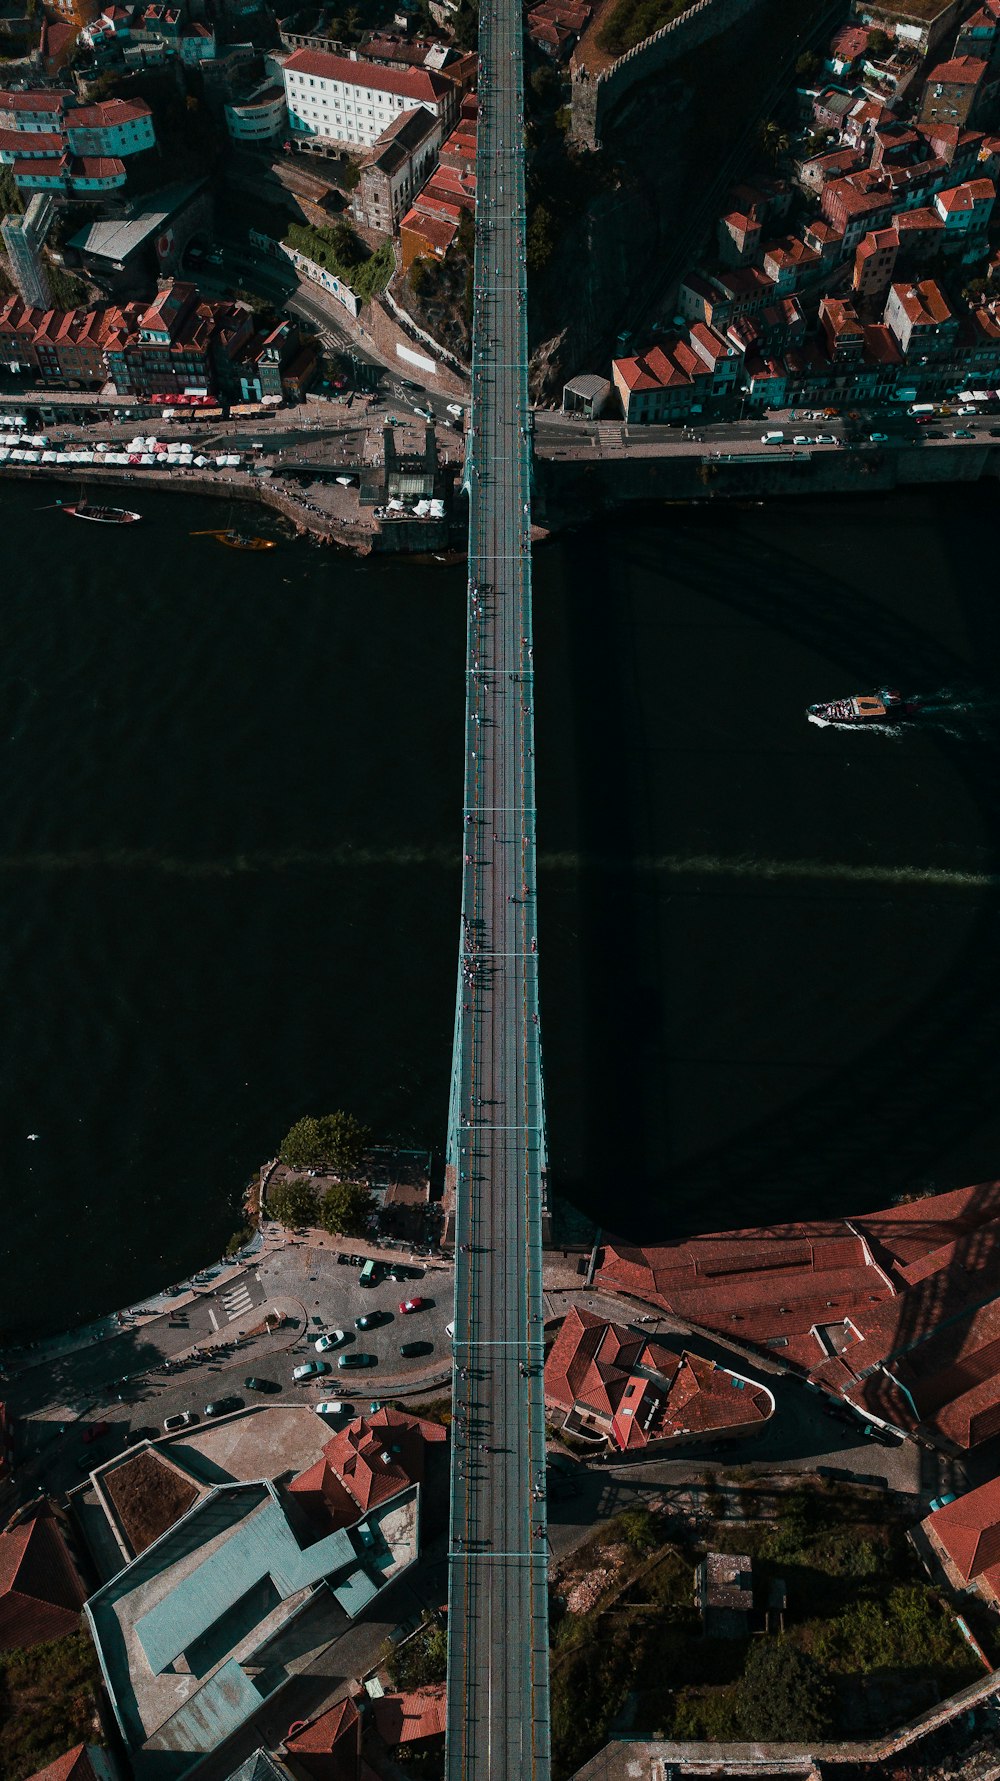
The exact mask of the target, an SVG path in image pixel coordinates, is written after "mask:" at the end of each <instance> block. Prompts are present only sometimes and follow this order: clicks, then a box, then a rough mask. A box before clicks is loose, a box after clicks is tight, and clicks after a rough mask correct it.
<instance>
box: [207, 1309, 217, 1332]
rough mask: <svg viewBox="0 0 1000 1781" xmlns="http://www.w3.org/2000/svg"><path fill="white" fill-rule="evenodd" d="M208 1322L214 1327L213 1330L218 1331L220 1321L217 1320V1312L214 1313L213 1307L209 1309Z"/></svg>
mask: <svg viewBox="0 0 1000 1781" xmlns="http://www.w3.org/2000/svg"><path fill="white" fill-rule="evenodd" d="M208 1321H209V1323H210V1324H211V1326H212V1328H213V1330H217V1329H218V1327H219V1320H218V1318H217V1317H216V1315H215V1312H214V1311H213V1310H212V1307H211V1305H209V1307H208Z"/></svg>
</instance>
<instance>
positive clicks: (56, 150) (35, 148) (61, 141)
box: [0, 106, 66, 158]
mask: <svg viewBox="0 0 1000 1781" xmlns="http://www.w3.org/2000/svg"><path fill="white" fill-rule="evenodd" d="M2 109H3V108H2V106H0V110H2ZM65 147H66V138H65V136H56V135H54V134H52V133H51V132H49V131H48V130H0V150H2V151H3V152H5V153H7V154H12V155H17V156H18V157H19V158H23V157H30V156H32V155H58V154H61V153H62V151H63V149H64V148H65Z"/></svg>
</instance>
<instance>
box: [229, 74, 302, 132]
mask: <svg viewBox="0 0 1000 1781" xmlns="http://www.w3.org/2000/svg"><path fill="white" fill-rule="evenodd" d="M225 113H226V129H227V130H228V131H229V134H230V136H231V137H232V139H233V141H234V142H249V143H254V142H274V141H276V140H277V138H278V137H279V136H283V135H284V132H285V129H286V126H287V123H288V107H287V106H286V104H285V89H284V86H278V85H276V84H275V82H274V81H273V80H265V81H263V82H262V83H261V84H260V85H258V86H255V87H253V88H252V89H251V90H250V91H249V92H248V93H246V94H245V95H244V96H243V97H242V98H238V99H233V100H232V101H231V102H229V103H227V105H226V107H225Z"/></svg>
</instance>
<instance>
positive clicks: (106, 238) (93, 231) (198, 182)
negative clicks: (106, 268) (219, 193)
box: [69, 179, 205, 260]
mask: <svg viewBox="0 0 1000 1781" xmlns="http://www.w3.org/2000/svg"><path fill="white" fill-rule="evenodd" d="M204 184H205V181H204V180H203V179H195V180H188V181H187V182H186V183H184V184H181V183H180V182H178V183H177V184H176V185H172V186H161V188H160V190H159V191H158V192H148V193H147V194H146V196H145V197H144V198H139V199H137V200H136V202H135V203H134V204H130V205H129V208H128V210H127V211H126V212H125V214H124V215H123V216H109V217H101V218H100V219H99V220H98V221H97V222H94V223H89V224H88V226H87V227H86V228H85V229H79V230H78V231H77V233H76V234H75V235H73V236H71V237H70V241H69V245H70V247H76V248H79V250H80V252H81V253H86V254H94V255H98V256H99V257H100V258H101V259H102V260H127V259H128V257H129V254H133V253H135V251H136V249H137V248H139V247H141V246H142V244H143V242H144V241H147V240H148V239H149V237H150V235H155V234H158V232H159V231H160V230H161V229H163V228H164V227H165V226H166V225H167V223H169V221H170V219H171V217H173V216H175V215H176V214H177V212H178V210H181V209H183V207H184V205H185V204H187V203H188V201H189V200H190V199H191V198H193V197H194V195H195V193H196V192H198V191H200V190H201V188H202V186H203V185H204Z"/></svg>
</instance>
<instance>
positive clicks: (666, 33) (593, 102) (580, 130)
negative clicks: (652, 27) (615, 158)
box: [570, 0, 758, 148]
mask: <svg viewBox="0 0 1000 1781" xmlns="http://www.w3.org/2000/svg"><path fill="white" fill-rule="evenodd" d="M757 3H758V0H695V3H694V5H693V6H689V7H688V9H687V11H686V12H682V13H681V14H680V16H679V17H678V18H676V19H671V20H670V22H669V24H666V25H663V26H661V28H660V30H659V31H654V32H653V35H652V37H646V38H644V39H643V41H642V43H637V44H636V45H635V48H634V49H630V50H626V52H625V54H624V55H623V56H619V58H618V60H617V62H612V64H611V67H610V68H605V69H604V70H603V71H602V72H601V73H600V74H591V73H590V71H589V70H588V69H587V67H586V66H585V65H584V64H583V63H582V62H579V61H577V59H576V57H574V58H573V61H572V63H571V64H570V68H571V74H572V97H571V110H572V116H573V122H572V136H573V140H574V142H577V143H579V144H580V146H581V147H584V148H600V146H601V139H602V130H603V127H604V125H605V123H606V121H607V119H608V117H609V116H610V114H611V112H612V111H613V110H614V108H615V106H617V105H619V104H620V103H621V101H622V99H623V98H624V97H625V94H626V93H627V92H628V91H629V89H630V88H631V87H634V86H637V85H638V83H639V82H640V81H642V80H648V79H649V77H650V75H653V74H659V73H660V72H661V71H662V70H663V69H664V68H667V67H669V65H670V63H671V62H675V61H677V60H678V58H679V57H681V56H686V55H687V53H688V51H689V50H693V49H698V48H699V47H700V45H701V44H703V43H707V42H708V41H709V39H710V38H712V37H718V36H719V35H720V34H721V33H722V32H723V31H726V30H728V29H729V26H730V25H735V24H736V23H737V22H738V20H740V19H742V18H745V17H746V14H747V13H748V12H751V11H752V10H753V8H754V6H756V5H757Z"/></svg>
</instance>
